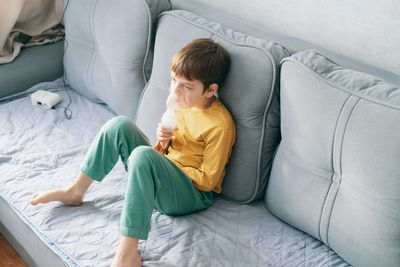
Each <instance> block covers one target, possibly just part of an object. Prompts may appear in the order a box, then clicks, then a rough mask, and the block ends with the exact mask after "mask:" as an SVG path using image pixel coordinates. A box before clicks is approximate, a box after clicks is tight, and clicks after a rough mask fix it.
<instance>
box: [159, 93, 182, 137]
mask: <svg viewBox="0 0 400 267" xmlns="http://www.w3.org/2000/svg"><path fill="white" fill-rule="evenodd" d="M173 102H174V101H173V100H172V93H170V94H169V96H168V99H167V111H165V112H164V114H163V115H162V117H161V122H162V124H163V125H164V126H165V127H167V128H168V129H169V130H173V129H174V128H175V126H176V124H177V123H178V119H177V117H176V115H175V112H174V110H175V109H176V107H175V105H174V103H173Z"/></svg>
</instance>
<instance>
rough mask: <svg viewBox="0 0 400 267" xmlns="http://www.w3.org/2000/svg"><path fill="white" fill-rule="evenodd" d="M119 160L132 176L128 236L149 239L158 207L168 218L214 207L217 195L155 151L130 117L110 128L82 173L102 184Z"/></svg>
mask: <svg viewBox="0 0 400 267" xmlns="http://www.w3.org/2000/svg"><path fill="white" fill-rule="evenodd" d="M119 157H121V160H122V162H123V164H124V166H125V169H126V170H127V176H128V181H127V190H126V195H125V202H124V206H123V210H122V214H121V224H120V231H121V234H122V235H125V236H130V237H136V238H139V239H147V237H148V234H149V231H150V222H151V215H152V212H153V209H154V207H155V208H156V209H158V210H159V211H160V212H162V213H165V214H168V215H183V214H188V213H191V212H194V211H197V210H201V209H205V208H208V207H209V206H210V205H211V204H212V203H213V193H212V192H203V191H199V190H197V189H196V188H195V187H194V186H193V184H192V181H191V180H190V178H189V177H187V176H186V175H185V173H183V172H182V171H181V170H180V169H179V168H178V167H177V166H176V165H175V164H174V163H172V162H171V161H170V160H168V159H167V158H166V157H165V156H163V155H162V154H161V153H159V152H157V151H156V150H154V149H153V148H152V147H151V146H150V144H149V141H148V138H147V137H146V136H145V135H144V134H143V133H142V132H141V131H140V130H139V128H137V127H136V125H135V124H134V123H133V122H132V121H131V120H130V119H129V118H128V117H125V116H118V117H115V118H113V119H111V120H110V121H108V122H107V123H106V124H104V126H103V127H102V128H101V130H100V132H99V133H98V134H97V136H96V137H95V138H94V140H93V142H92V144H91V145H90V147H89V150H88V151H87V153H86V156H85V158H84V161H83V163H82V166H81V171H82V172H83V173H84V174H86V175H87V176H89V177H90V178H92V179H93V180H96V181H99V182H100V181H102V180H103V178H104V177H105V176H106V175H107V174H108V173H109V172H110V171H111V170H112V169H113V167H114V166H115V164H116V163H117V161H118V159H119Z"/></svg>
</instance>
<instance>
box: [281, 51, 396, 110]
mask: <svg viewBox="0 0 400 267" xmlns="http://www.w3.org/2000/svg"><path fill="white" fill-rule="evenodd" d="M285 62H290V63H294V64H296V65H299V66H301V67H302V68H304V69H306V70H307V71H309V72H310V73H311V74H312V75H313V76H315V77H319V78H321V79H322V80H323V81H324V82H325V83H327V84H329V85H331V86H333V87H335V88H336V89H338V90H340V91H342V92H345V93H347V94H351V95H353V96H354V97H357V98H360V99H362V100H365V101H367V102H370V103H373V104H376V105H380V106H384V107H387V108H391V109H395V110H399V111H400V107H397V106H395V105H391V104H388V103H385V102H381V101H380V100H377V99H373V98H370V97H368V96H365V95H361V94H357V93H356V92H354V91H351V90H349V89H347V88H344V87H342V86H339V85H338V84H336V83H334V82H333V81H331V80H329V79H327V78H326V77H324V76H322V75H321V74H319V73H317V72H316V71H314V70H313V69H311V68H309V67H308V66H306V65H305V64H303V63H302V62H300V61H298V60H297V59H294V58H292V57H285V58H283V59H282V60H281V65H282V64H283V63H285ZM338 66H340V65H338ZM343 69H345V70H350V71H355V70H352V69H347V68H343ZM359 73H364V72H359ZM365 74H367V75H370V74H368V73H365ZM370 76H373V75H370ZM373 77H375V78H377V79H379V80H381V81H383V82H385V83H387V84H389V83H388V82H386V81H385V80H383V79H382V78H379V77H376V76H373ZM393 86H394V87H397V86H395V85H393ZM397 88H398V87H397Z"/></svg>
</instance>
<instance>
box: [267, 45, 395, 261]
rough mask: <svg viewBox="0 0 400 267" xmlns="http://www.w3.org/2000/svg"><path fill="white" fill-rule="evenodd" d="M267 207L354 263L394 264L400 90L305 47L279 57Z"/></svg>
mask: <svg viewBox="0 0 400 267" xmlns="http://www.w3.org/2000/svg"><path fill="white" fill-rule="evenodd" d="M281 128H282V141H281V143H280V145H279V148H278V150H277V153H276V157H275V159H274V163H273V168H272V172H271V177H270V181H269V184H268V188H267V192H266V204H267V206H268V208H269V210H270V211H271V212H272V213H273V214H275V215H276V216H277V217H279V218H280V219H282V220H283V221H285V222H287V223H289V224H291V225H293V226H295V227H297V228H299V229H300V230H303V231H304V232H306V233H308V234H310V235H312V236H314V237H315V238H318V239H320V240H322V241H323V242H324V243H325V244H327V245H329V246H330V247H331V248H332V249H333V250H335V251H336V252H337V253H338V254H339V255H341V256H342V257H343V258H344V259H345V260H347V261H348V262H349V263H350V264H353V265H355V266H398V264H399V263H400V239H399V238H398V237H400V179H399V177H400V169H399V161H398V159H399V158H400V150H399V146H398V144H399V143H400V135H399V134H398V133H399V132H400V88H398V87H396V86H393V85H391V84H389V83H387V82H385V81H383V80H380V79H379V78H377V77H374V76H371V75H367V74H365V73H361V72H356V71H353V70H349V69H344V68H342V67H340V66H339V65H337V64H335V63H334V62H332V61H330V60H329V59H327V58H326V57H324V56H323V55H321V54H319V53H318V52H316V51H313V50H307V51H304V52H300V53H297V54H294V55H292V56H291V57H289V58H286V59H284V60H283V64H282V70H281Z"/></svg>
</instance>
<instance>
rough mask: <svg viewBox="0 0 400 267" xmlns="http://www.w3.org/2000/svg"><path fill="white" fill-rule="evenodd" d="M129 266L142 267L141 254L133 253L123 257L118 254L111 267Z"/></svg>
mask: <svg viewBox="0 0 400 267" xmlns="http://www.w3.org/2000/svg"><path fill="white" fill-rule="evenodd" d="M134 254H135V255H134ZM128 266H129V267H141V266H142V262H141V260H140V257H139V254H137V253H131V254H125V255H121V254H120V253H118V252H117V254H116V255H115V257H114V259H113V262H112V263H111V267H128Z"/></svg>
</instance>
